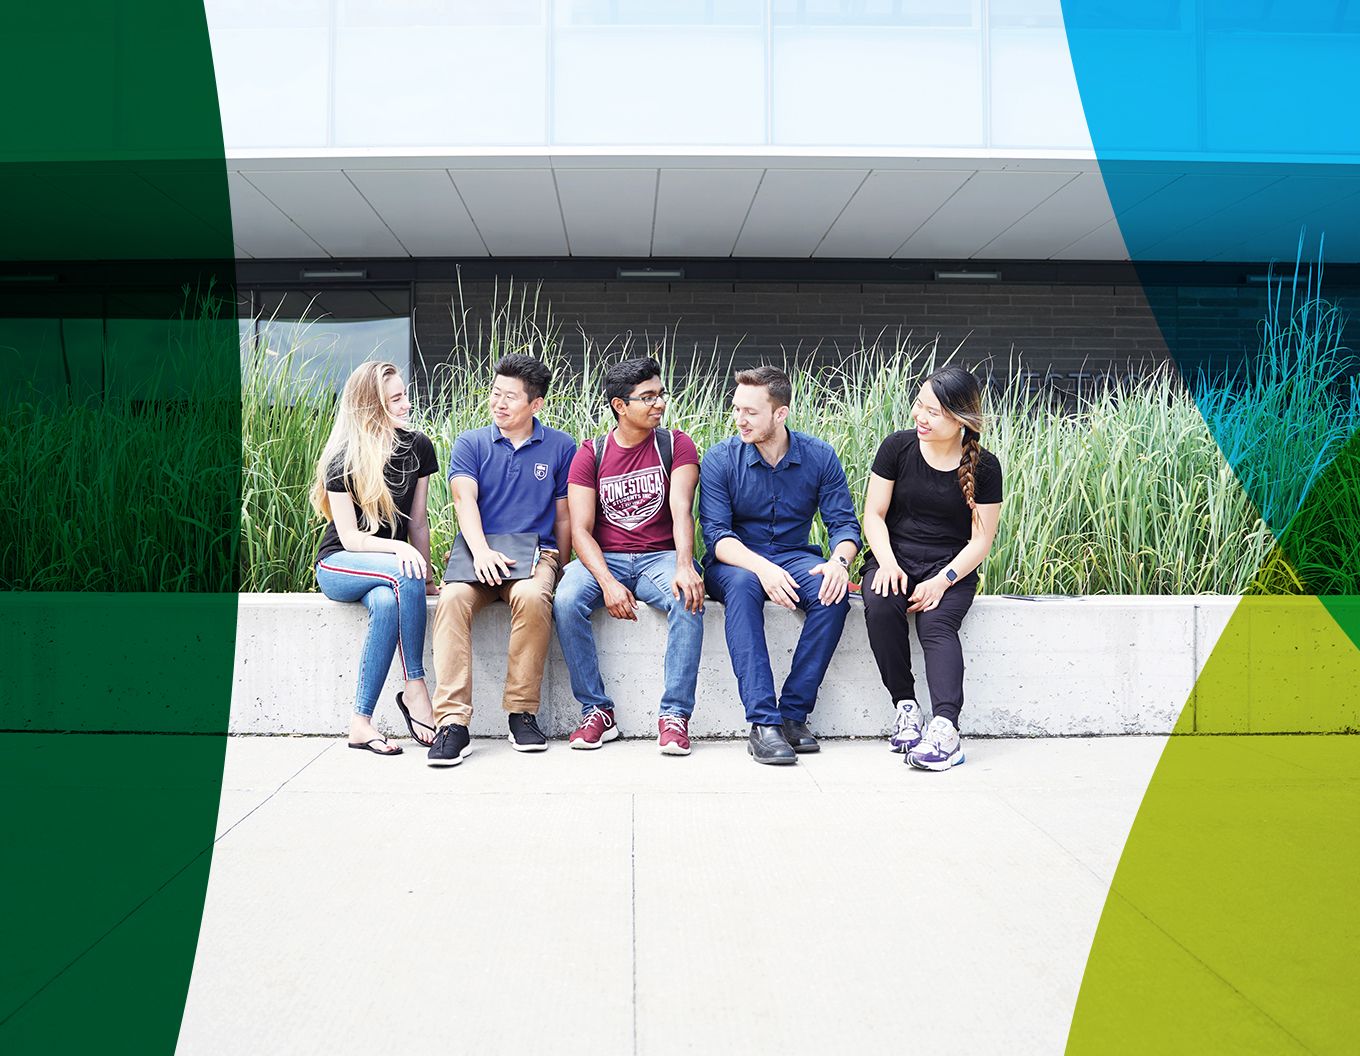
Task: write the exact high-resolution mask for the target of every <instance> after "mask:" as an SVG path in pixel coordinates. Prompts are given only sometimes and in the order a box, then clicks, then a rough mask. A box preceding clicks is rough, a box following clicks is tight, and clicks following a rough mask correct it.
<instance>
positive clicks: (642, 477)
mask: <svg viewBox="0 0 1360 1056" xmlns="http://www.w3.org/2000/svg"><path fill="white" fill-rule="evenodd" d="M665 498H666V476H665V474H664V473H663V472H662V471H661V467H660V466H650V467H648V468H647V469H637V470H634V471H633V472H632V473H621V474H619V476H617V477H605V478H603V479H602V480H601V481H600V509H601V510H603V511H604V516H605V520H607V521H609V523H610V524H616V525H618V526H619V527H620V528H622V529H623V530H624V531H627V532H631V531H632V530H633V529H635V528H637V527H638V525H641V524H646V523H647V522H648V521H649V520H651V519H652V518H653V517H655V516H656V512H657V511H658V510H659V509H661V503H662V502H663V501H665Z"/></svg>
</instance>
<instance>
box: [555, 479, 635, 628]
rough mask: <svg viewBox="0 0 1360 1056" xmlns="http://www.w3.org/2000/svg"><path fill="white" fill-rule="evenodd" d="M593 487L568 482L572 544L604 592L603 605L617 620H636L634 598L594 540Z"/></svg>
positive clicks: (594, 497) (582, 562) (594, 496)
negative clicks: (611, 569) (615, 576)
mask: <svg viewBox="0 0 1360 1056" xmlns="http://www.w3.org/2000/svg"><path fill="white" fill-rule="evenodd" d="M595 499H596V495H595V489H594V488H588V487H586V486H585V485H584V484H569V485H567V506H568V509H569V511H570V513H571V545H572V546H573V547H574V548H575V550H576V556H577V557H578V558H580V559H581V564H583V565H585V566H586V568H587V569H589V570H590V574H591V575H592V576H594V577H595V582H596V583H598V584H599V585H600V590H601V591H603V592H604V607H605V609H606V610H607V611H608V612H609V615H611V616H613V617H614V618H615V619H616V620H636V619H637V599H636V598H634V597H633V593H632V591H630V590H629V589H628V588H627V587H625V586H624V585H623V584H622V583H620V582H619V581H618V580H617V579H615V578H614V573H612V572H610V571H609V565H608V563H607V562H606V561H605V559H604V551H603V550H601V549H600V544H599V543H598V542H596V541H595V534H594V533H595Z"/></svg>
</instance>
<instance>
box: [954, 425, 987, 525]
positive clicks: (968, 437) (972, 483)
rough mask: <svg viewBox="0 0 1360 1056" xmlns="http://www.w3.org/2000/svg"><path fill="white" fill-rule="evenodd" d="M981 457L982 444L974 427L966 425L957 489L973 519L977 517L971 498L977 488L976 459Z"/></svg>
mask: <svg viewBox="0 0 1360 1056" xmlns="http://www.w3.org/2000/svg"><path fill="white" fill-rule="evenodd" d="M981 457H982V445H981V444H979V443H978V434H977V430H976V429H969V428H967V427H966V426H965V427H964V430H963V461H962V462H960V463H959V490H960V491H961V492H963V501H964V502H966V503H968V509H969V510H971V511H972V513H973V517H974V519H976V518H977V502H976V500H975V499H974V498H973V496H974V494H975V493H976V490H977V467H978V460H979V459H980V458H981Z"/></svg>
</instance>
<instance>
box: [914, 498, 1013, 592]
mask: <svg viewBox="0 0 1360 1056" xmlns="http://www.w3.org/2000/svg"><path fill="white" fill-rule="evenodd" d="M1000 520H1001V503H999V502H993V503H988V504H987V505H981V504H979V505H978V508H977V516H976V517H974V518H973V532H972V536H971V538H969V540H968V543H967V545H966V546H964V548H963V549H962V550H960V551H959V552H958V554H957V555H955V557H954V560H952V561H950V562H949V564H948V565H946V566H945V569H950V568H952V569H953V570H954V571H955V572H956V573H957V574H958V578H959V579H962V578H963V577H964V576H966V575H968V573H970V572H972V571H973V570H974V569H975V568H977V567H978V566H979V565H981V564H982V562H983V561H985V560H986V559H987V554H988V552H989V551H990V550H991V549H992V542H993V541H994V540H995V539H996V527H997V524H998V523H999V522H1000ZM944 571H945V570H944V569H942V570H941V571H940V572H939V573H937V574H936V575H934V576H931V577H930V579H927V580H925V581H924V582H922V583H918V584H917V585H916V589H915V590H914V591H912V594H911V604H910V605H908V606H907V611H908V612H929V611H930V610H931V609H933V608H935V606H936V605H938V604H939V603H940V598H941V597H943V596H944V592H945V591H946V590H948V589H949V587H950V586H951V585H952V584H951V583H950V582H949V580H948V579H946V578H945V574H944Z"/></svg>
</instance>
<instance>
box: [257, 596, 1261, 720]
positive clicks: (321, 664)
mask: <svg viewBox="0 0 1360 1056" xmlns="http://www.w3.org/2000/svg"><path fill="white" fill-rule="evenodd" d="M1238 600H1239V599H1237V598H1235V597H1126V596H1103V597H1089V598H1055V599H1022V598H1011V597H990V596H989V597H982V598H979V599H978V600H977V602H976V604H975V605H974V607H973V610H972V611H971V613H970V614H969V616H968V619H967V621H966V623H965V624H964V628H963V646H964V655H965V657H966V658H967V662H968V674H967V681H966V691H967V699H966V703H965V706H964V711H963V715H962V719H961V725H962V728H963V732H964V733H965V734H970V735H982V736H1002V737H1045V736H1093V735H1097V736H1098V735H1103V734H1165V733H1169V732H1170V731H1171V729H1172V727H1173V726H1174V725H1175V724H1176V721H1177V719H1178V718H1179V717H1180V714H1181V711H1182V709H1183V708H1185V707H1187V706H1189V707H1191V708H1194V707H1195V701H1194V700H1193V693H1194V686H1195V680H1196V678H1197V677H1198V675H1199V672H1200V669H1201V668H1202V667H1203V665H1204V662H1205V660H1206V659H1207V658H1208V656H1209V654H1210V652H1211V651H1212V649H1213V647H1214V644H1215V642H1217V640H1218V637H1219V635H1220V634H1221V633H1222V631H1223V629H1224V627H1225V626H1226V625H1227V623H1228V620H1229V618H1230V617H1231V615H1232V613H1233V610H1234V609H1235V608H1236V606H1237V603H1238ZM1281 601H1282V602H1286V603H1287V602H1288V599H1281ZM434 603H435V602H434V599H430V615H431V620H430V627H431V629H432V628H433V615H434ZM367 619H368V614H367V612H366V610H365V609H364V607H363V606H362V605H358V604H353V605H345V604H338V603H336V602H331V601H328V600H326V598H324V597H323V596H322V595H320V594H243V595H241V598H240V610H239V617H238V630H237V636H236V642H237V644H236V671H235V687H234V692H233V695H232V711H231V725H230V729H231V732H232V733H242V734H339V733H342V732H343V731H344V730H345V728H346V724H347V722H348V717H349V712H350V709H351V707H352V704H353V693H354V678H355V667H356V665H357V662H358V656H359V650H360V646H361V643H362V641H363V636H364V632H365V628H366V626H367V623H366V621H367ZM765 619H766V627H767V631H768V641H769V647H770V658H771V661H772V663H773V666H774V671H775V681H776V685H778V684H780V683H782V680H783V678H784V676H785V675H786V674H787V673H788V669H789V664H790V661H791V659H792V656H793V650H794V646H795V644H796V643H797V639H798V633H799V630H800V629H801V626H802V616H801V614H794V613H790V612H787V611H785V610H782V609H777V608H775V607H774V606H773V605H770V606H767V607H766V610H765ZM508 633H509V610H508V609H507V608H506V606H504V605H502V604H499V603H498V604H496V605H493V606H491V607H490V608H488V609H487V610H485V611H484V612H483V613H482V614H481V615H480V616H479V617H478V620H477V624H476V627H475V631H474V635H473V703H474V705H475V707H476V709H477V710H476V713H475V715H474V717H473V722H472V733H473V735H474V736H503V735H504V733H505V719H504V716H503V714H502V712H501V708H500V693H501V687H502V684H503V678H504V671H505V643H506V639H507V636H508ZM595 635H596V641H597V643H598V645H599V651H600V667H601V670H602V671H603V673H604V678H605V684H606V686H607V687H608V688H609V691H610V693H611V694H612V695H613V697H614V701H615V706H616V715H617V718H618V722H619V727H620V730H621V731H622V733H623V734H624V736H633V737H654V736H655V735H656V706H657V701H658V700H659V698H660V682H661V665H662V657H663V656H664V653H665V644H666V623H665V620H664V618H663V617H662V616H661V615H660V614H658V613H656V612H654V611H652V610H651V609H647V608H644V609H643V610H642V611H641V612H640V613H639V619H638V622H637V623H636V624H632V625H628V624H624V623H622V622H620V621H617V620H613V619H611V618H610V617H609V616H608V614H607V613H604V612H599V613H597V614H596V616H595ZM432 645H433V643H432V633H430V632H427V636H426V642H425V670H426V673H427V679H428V680H430V682H431V684H433V671H434V665H433V661H432ZM912 652H913V658H914V659H913V666H914V668H915V670H916V672H917V679H918V687H919V692H920V694H921V698H922V703H925V702H927V701H928V700H929V692H928V690H927V688H926V684H925V677H924V676H925V664H924V662H923V659H922V657H921V653H920V649H919V646H918V645H917V644H916V641H915V636H914V634H913V639H912ZM400 688H401V682H400V676H399V672H398V676H397V677H396V678H393V677H391V676H389V680H388V684H387V686H386V687H385V689H384V691H383V696H382V698H381V700H380V702H379V706H378V713H377V715H378V722H379V724H380V725H382V726H384V727H386V728H387V729H390V730H392V731H393V732H404V726H403V725H402V724H401V720H400V716H399V715H398V714H397V711H396V707H395V706H394V704H393V699H394V697H395V694H396V692H397V691H398V690H399V689H400ZM891 713H892V709H891V704H890V702H889V700H888V698H887V694H886V693H885V692H884V690H883V686H882V683H881V682H880V681H879V677H878V669H877V667H876V666H875V664H874V660H873V655H872V654H871V653H870V651H869V643H868V637H867V633H866V631H865V626H864V613H863V606H862V603H861V602H860V601H859V599H858V598H855V599H853V601H852V611H851V613H850V619H849V620H848V622H847V623H846V628H845V635H844V637H843V638H842V639H841V643H840V647H839V649H838V650H837V652H836V656H835V658H834V659H833V660H832V663H831V669H830V671H829V672H828V674H827V678H826V682H825V684H824V685H823V687H822V693H821V697H820V699H819V701H818V704H817V710H816V712H815V713H814V716H813V719H812V726H813V729H814V730H815V731H816V732H817V733H819V734H823V735H826V736H832V737H877V736H881V735H883V734H884V733H885V731H886V729H887V727H888V724H889V721H890V719H891ZM579 715H580V709H579V706H578V705H577V703H576V701H575V700H574V699H573V698H572V695H571V685H570V681H569V678H568V674H567V670H566V666H565V663H564V662H563V659H562V654H561V651H560V649H559V648H558V645H557V642H556V640H555V639H554V641H553V645H552V649H551V651H550V653H549V658H548V667H547V671H546V674H545V677H544V682H543V702H542V707H541V710H540V712H539V716H540V723H541V725H542V726H543V729H544V730H545V731H546V732H548V733H549V734H551V735H557V736H565V735H566V734H567V733H568V732H570V731H571V730H572V729H573V728H574V727H575V725H576V723H577V721H578V720H579ZM746 728H747V727H746V722H745V716H744V714H743V711H742V707H741V703H740V699H739V697H738V694H737V685H736V679H735V678H734V677H733V675H732V669H731V665H730V663H729V662H728V657H727V649H726V646H725V643H724V639H723V607H722V606H721V605H719V604H717V603H715V602H710V603H709V606H708V615H707V618H706V620H705V642H704V653H703V658H702V660H701V661H700V667H699V689H698V694H697V706H696V709H695V713H694V718H693V721H692V723H691V730H692V732H693V733H694V734H695V735H696V736H699V737H724V736H741V735H744V734H745V732H746Z"/></svg>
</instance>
